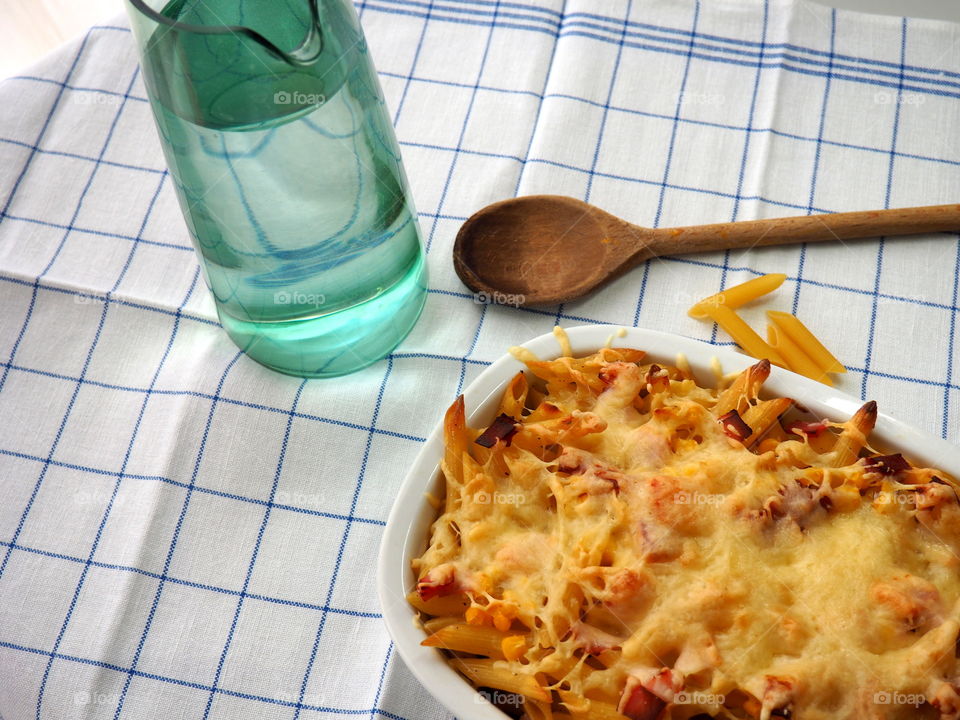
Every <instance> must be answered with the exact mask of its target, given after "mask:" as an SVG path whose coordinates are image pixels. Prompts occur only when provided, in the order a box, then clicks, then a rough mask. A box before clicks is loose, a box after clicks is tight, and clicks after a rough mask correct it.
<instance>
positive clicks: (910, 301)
mask: <svg viewBox="0 0 960 720" xmlns="http://www.w3.org/2000/svg"><path fill="white" fill-rule="evenodd" d="M660 259H661V260H666V261H668V262H676V263H686V264H688V265H699V266H700V267H708V268H714V269H716V270H720V269H722V268H723V265H721V264H720V263H714V262H709V261H707V260H697V259H694V258H691V257H683V256H679V255H663V256H662V257H661V258H660ZM727 269H728V270H732V271H733V272H748V273H751V274H753V275H756V276H757V277H759V276H761V275H765V274H766V273H765V272H762V271H760V270H755V269H754V268H752V267H748V266H746V265H735V266H734V265H731V266H728V268H727ZM787 280H792V281H793V282H799V283H803V284H804V285H812V286H813V287H821V288H827V289H829V290H838V291H840V292H849V293H854V294H855V295H869V296H870V297H873V296H874V295H876V296H877V297H879V298H883V299H884V300H896V301H898V302H902V303H904V304H907V305H920V306H922V307H930V308H936V309H938V310H949V311H951V312H957V311H958V310H960V306H958V305H956V304H954V305H947V304H945V303H938V302H933V301H930V300H917V299H916V298H909V297H904V296H903V295H893V294H891V293H884V292H877V293H874V292H873V291H872V290H863V289H862V288H855V287H849V286H847V285H840V284H838V283H831V282H824V281H822V280H811V279H810V278H801V277H798V276H796V275H787Z"/></svg>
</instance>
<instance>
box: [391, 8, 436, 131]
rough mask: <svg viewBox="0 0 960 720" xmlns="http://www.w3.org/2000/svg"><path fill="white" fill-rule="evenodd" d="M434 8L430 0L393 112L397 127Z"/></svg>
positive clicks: (394, 123)
mask: <svg viewBox="0 0 960 720" xmlns="http://www.w3.org/2000/svg"><path fill="white" fill-rule="evenodd" d="M432 10H433V0H430V5H429V6H428V7H427V14H426V15H425V16H424V19H423V27H422V28H420V37H419V38H418V39H417V48H416V50H414V51H413V60H411V61H410V72H409V73H407V76H406V77H405V78H404V79H403V80H404V82H403V92H401V93H400V101H399V102H398V103H397V110H396V112H395V113H394V114H393V125H394V127H396V125H397V121H398V120H400V113H402V112H403V106H404V104H406V102H407V93H408V92H409V91H410V85H412V84H413V74H414V73H415V72H416V70H417V63H418V62H419V61H420V51H421V50H422V49H423V39H424V37H426V35H427V26H429V24H430V12H431V11H432Z"/></svg>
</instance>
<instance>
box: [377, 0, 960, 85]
mask: <svg viewBox="0 0 960 720" xmlns="http://www.w3.org/2000/svg"><path fill="white" fill-rule="evenodd" d="M371 9H373V10H376V11H379V12H384V13H388V14H391V15H400V16H408V17H414V18H422V17H424V13H421V12H417V11H415V10H408V9H398V8H387V7H380V6H377V7H371ZM432 19H434V20H436V21H440V22H451V23H456V24H461V25H473V26H478V27H486V28H489V27H502V28H505V29H514V30H528V31H533V32H541V33H544V34H547V35H549V36H553V37H584V38H588V39H591V40H597V41H599V42H606V43H613V42H615V41H614V40H613V39H611V38H609V37H606V36H604V35H598V34H596V33H594V32H586V31H583V30H567V31H564V32H560V33H558V32H557V31H556V30H551V29H548V28H545V27H538V26H529V25H527V26H525V25H518V24H516V23H506V22H499V23H497V22H489V21H483V20H479V19H473V18H463V17H454V16H446V15H439V14H434V15H433V16H432ZM569 24H570V25H575V24H576V23H569ZM580 24H582V23H580ZM620 24H621V26H622V25H623V24H622V23H620ZM624 29H625V27H624ZM601 32H608V31H607V30H606V29H605V28H603V29H601ZM656 41H657V42H669V40H668V39H666V38H657V39H656ZM624 44H625V46H626V47H631V48H636V49H639V50H648V51H651V52H659V53H666V54H673V55H685V54H686V53H685V51H681V50H677V49H675V48H672V47H660V46H658V45H650V44H647V43H641V42H625V43H624ZM710 49H715V50H720V48H716V47H712V48H710ZM723 51H725V52H731V51H730V50H723ZM693 57H695V58H697V59H698V60H705V61H708V62H720V63H726V64H731V65H741V66H743V67H757V68H758V69H761V70H763V69H779V70H785V71H787V72H793V73H798V74H803V75H815V76H823V74H824V73H822V72H821V71H818V70H811V69H809V68H803V67H795V66H793V65H791V64H789V63H790V62H800V63H807V64H812V65H815V66H822V65H823V63H822V62H820V61H817V60H812V59H810V58H804V57H795V56H792V55H789V54H788V53H783V52H780V53H776V52H774V53H769V52H768V53H767V54H766V57H770V58H779V59H778V60H777V61H775V62H773V61H771V62H767V63H759V64H758V63H756V62H753V61H750V60H740V59H736V58H730V57H724V56H716V55H709V54H706V53H703V52H695V53H693ZM848 70H849V71H852V72H861V73H868V72H871V73H873V74H875V75H879V76H880V77H883V76H886V75H889V73H887V72H886V71H883V70H878V69H870V68H858V67H852V68H848ZM938 74H939V73H938ZM835 77H836V78H837V79H839V80H847V81H849V82H857V83H862V84H869V85H874V86H877V87H889V88H896V87H897V84H896V83H892V82H888V81H886V80H881V79H876V78H871V77H858V76H856V75H849V74H840V73H837V74H836V75H835ZM910 79H911V81H913V82H922V83H929V84H932V85H938V86H945V87H953V86H956V85H958V84H957V83H953V82H951V81H948V80H942V79H939V78H923V77H915V76H910ZM904 89H908V90H912V91H914V92H918V93H925V94H931V95H937V96H940V97H955V98H960V93H957V92H948V91H946V90H940V89H938V88H927V87H922V86H916V85H905V86H904Z"/></svg>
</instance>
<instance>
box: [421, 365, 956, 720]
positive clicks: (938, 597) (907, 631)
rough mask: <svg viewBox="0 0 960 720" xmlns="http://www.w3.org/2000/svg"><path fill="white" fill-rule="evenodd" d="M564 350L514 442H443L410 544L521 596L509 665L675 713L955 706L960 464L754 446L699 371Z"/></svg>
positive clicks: (819, 714)
mask: <svg viewBox="0 0 960 720" xmlns="http://www.w3.org/2000/svg"><path fill="white" fill-rule="evenodd" d="M603 353H604V351H601V352H600V353H598V356H602V355H603ZM570 360H571V359H570V358H565V359H561V360H558V361H554V362H553V363H535V364H534V365H535V366H533V367H532V369H533V371H534V372H535V373H537V374H539V375H541V376H542V377H545V379H546V380H547V381H548V386H547V389H548V394H546V396H545V397H544V399H543V401H542V403H540V404H539V405H538V407H537V408H536V409H534V410H533V412H532V413H531V414H529V415H528V416H527V417H524V418H518V420H519V422H520V424H519V430H518V432H517V434H516V435H515V436H514V437H513V439H512V442H511V444H510V446H506V444H505V442H503V441H501V442H498V443H497V445H496V446H495V447H494V448H493V449H491V450H490V451H485V450H480V449H479V448H478V446H476V445H474V444H472V443H470V446H469V447H470V448H471V449H470V451H469V452H470V453H473V455H474V456H475V459H474V458H473V457H471V458H469V459H467V458H464V463H463V467H462V470H461V473H457V472H455V471H454V469H452V468H451V467H450V466H449V461H450V458H449V456H448V461H447V462H446V463H445V471H446V473H447V476H448V480H450V479H451V478H452V477H455V476H458V475H459V474H462V478H461V479H460V480H459V481H456V480H454V481H452V482H450V484H449V485H448V498H447V506H446V511H445V512H444V513H443V514H442V515H441V517H440V518H439V519H438V520H437V522H436V524H435V525H434V530H433V533H432V538H431V545H430V547H429V548H428V550H427V552H426V553H425V554H424V556H423V557H422V558H421V559H420V560H418V561H416V562H415V563H414V565H415V568H416V569H417V570H418V572H419V573H420V574H424V573H427V572H430V571H434V572H436V571H437V569H438V568H440V569H441V570H442V571H443V572H450V571H452V575H450V576H448V577H455V578H456V579H457V580H456V581H457V583H458V587H459V588H460V589H461V590H463V591H465V592H466V594H467V596H468V597H469V598H470V600H471V602H472V603H473V604H474V605H475V606H480V607H487V608H490V607H493V606H505V607H510V608H511V610H512V612H514V613H516V617H517V620H518V623H522V625H523V626H524V627H525V628H526V629H528V632H529V634H530V636H531V643H530V650H529V651H528V652H527V653H526V655H525V657H524V658H523V661H522V663H518V662H514V663H506V662H504V663H503V664H504V665H505V666H507V665H509V666H512V667H514V669H515V670H516V669H517V667H518V665H519V669H520V670H521V671H522V672H525V673H529V674H536V673H541V675H538V677H540V678H547V679H545V680H544V682H545V683H550V682H554V681H557V682H559V681H560V680H561V679H562V682H563V685H562V686H561V685H556V687H562V688H564V689H567V688H569V691H570V692H572V693H574V694H575V695H577V696H581V697H584V698H591V697H592V698H596V699H604V700H606V701H607V702H616V701H617V700H618V698H621V696H622V695H623V694H624V693H625V692H626V691H628V690H629V688H630V687H631V683H639V684H641V685H642V686H643V687H645V688H647V689H649V690H651V691H652V692H653V693H654V694H656V695H657V696H658V697H661V698H663V699H664V700H666V701H669V702H668V703H667V706H666V708H665V710H664V712H665V715H664V717H673V718H688V717H692V716H694V715H697V714H698V713H709V714H711V715H714V716H717V717H743V718H747V717H761V718H768V717H777V716H784V717H792V718H799V719H800V720H808V719H809V720H819V719H821V718H824V719H826V718H851V719H853V718H900V717H903V718H906V717H910V718H919V717H931V718H941V717H942V718H956V717H957V713H956V706H957V703H956V701H955V699H954V698H955V697H956V689H957V683H958V679H957V675H958V667H957V660H956V658H955V655H956V654H957V653H955V646H956V643H957V635H958V632H960V574H958V569H960V560H958V552H960V512H958V509H957V502H956V496H955V494H954V493H953V491H952V488H951V486H948V485H946V484H943V483H938V482H937V481H931V480H932V478H933V474H932V473H933V471H923V473H921V471H917V470H911V472H912V473H916V474H917V475H916V477H922V478H923V479H924V480H926V481H927V482H924V483H920V484H905V483H903V482H898V481H895V480H894V479H891V478H890V477H888V476H880V475H879V474H877V473H875V472H870V471H869V469H868V468H867V467H866V466H865V464H864V463H863V462H862V461H858V462H856V463H854V464H852V465H848V466H846V467H840V468H832V467H829V466H830V465H831V462H830V461H831V456H830V454H829V452H825V453H819V454H818V453H816V452H815V451H814V449H813V448H812V447H811V446H810V444H809V443H807V442H805V441H802V440H797V439H793V440H790V439H786V440H784V441H782V442H780V443H779V444H778V445H777V447H776V449H775V450H773V451H769V452H765V453H763V454H755V453H754V452H751V450H749V449H748V448H747V447H744V445H743V444H742V443H741V442H738V441H737V440H734V439H732V438H731V437H729V436H728V435H727V434H726V433H725V432H724V428H723V426H722V425H721V424H720V423H718V422H717V419H716V417H715V416H714V415H713V414H712V413H711V408H712V407H713V405H714V404H715V403H716V400H717V394H718V393H717V391H715V390H709V389H705V388H701V387H699V386H697V385H696V384H695V383H694V381H693V380H692V379H690V377H689V375H688V374H687V373H686V372H684V371H681V370H676V369H669V370H659V373H658V369H657V368H656V366H654V368H653V369H650V368H648V367H647V366H644V367H638V366H637V365H636V364H632V363H624V362H620V361H615V362H600V361H599V360H598V368H599V370H598V371H597V375H596V377H598V378H605V380H604V382H603V383H601V384H600V385H599V386H598V384H597V383H593V385H594V387H592V388H591V387H590V386H591V383H592V380H593V377H594V376H593V375H590V374H589V373H587V379H586V380H582V379H578V378H577V377H576V376H575V374H574V372H575V370H576V368H581V370H582V366H576V367H575V366H574V365H573V364H572V362H570ZM557 363H560V364H561V365H559V366H558V365H557ZM563 363H566V365H563ZM582 371H583V372H584V373H586V372H587V371H586V370H582ZM651 377H652V378H653V383H651V382H648V381H649V380H651ZM571 378H572V381H570V380H571ZM644 391H646V392H644ZM544 404H546V406H545V405H544ZM551 407H552V408H555V409H556V411H555V412H552V411H551ZM528 412H529V411H528ZM470 432H472V435H471V436H470V437H471V439H472V438H473V437H475V435H476V433H475V432H473V431H470ZM789 437H792V438H797V435H791V436H789ZM924 473H925V474H924ZM937 475H939V477H940V478H943V477H945V475H943V474H942V473H937ZM451 496H452V497H451ZM931 498H936V499H935V500H932V499H931ZM665 671H666V672H667V674H666V675H664V672H665ZM658 673H659V675H658ZM657 677H659V678H661V679H662V678H667V679H668V680H669V682H668V683H667V685H668V686H669V687H667V688H666V689H665V690H663V691H662V692H658V691H657V690H656V682H657V679H656V678H657ZM937 698H940V699H937ZM681 701H682V702H681ZM911 703H913V704H911ZM568 707H570V706H568ZM951 708H953V709H952V710H951ZM621 712H627V713H629V712H630V711H629V710H625V709H624V703H623V701H622V700H621ZM637 717H640V716H637Z"/></svg>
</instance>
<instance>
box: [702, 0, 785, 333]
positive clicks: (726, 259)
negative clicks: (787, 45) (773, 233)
mask: <svg viewBox="0 0 960 720" xmlns="http://www.w3.org/2000/svg"><path fill="white" fill-rule="evenodd" d="M769 20H770V0H764V1H763V26H762V29H761V30H760V54H759V55H758V56H757V63H756V68H757V71H756V73H755V75H754V78H753V92H752V94H751V96H750V111H749V112H748V114H747V128H752V127H753V118H754V116H755V114H756V110H757V97H758V96H759V95H760V77H761V75H762V69H763V68H762V65H763V56H764V50H765V48H766V44H767V29H768V27H769ZM750 138H751V135H750V132H749V130H748V131H747V132H746V133H744V136H743V154H742V155H741V156H740V169H739V171H738V172H737V192H736V198H735V199H734V201H733V212H732V213H731V216H730V220H731V221H733V222H736V220H737V215H738V214H739V212H740V200H741V193H742V191H743V182H744V177H745V176H746V172H747V160H748V158H749V156H750ZM729 268H730V250H729V249H728V250H724V251H723V265H722V269H721V271H720V291H723V289H724V288H725V287H726V285H727V271H728V270H729ZM718 327H719V326H718V325H717V323H713V328H712V329H711V331H710V341H711V342H715V341H716V339H717V330H718Z"/></svg>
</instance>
